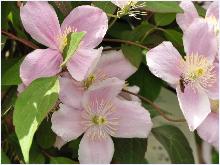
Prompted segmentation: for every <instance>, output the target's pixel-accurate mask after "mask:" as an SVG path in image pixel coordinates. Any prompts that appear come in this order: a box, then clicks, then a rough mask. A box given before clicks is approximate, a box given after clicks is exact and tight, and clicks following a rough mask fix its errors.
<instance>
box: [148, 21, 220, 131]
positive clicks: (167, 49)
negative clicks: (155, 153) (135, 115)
mask: <svg viewBox="0 0 220 165" xmlns="http://www.w3.org/2000/svg"><path fill="white" fill-rule="evenodd" d="M183 44H184V49H185V52H186V56H185V57H184V58H182V57H181V56H180V54H179V52H178V51H177V50H176V49H175V48H174V47H173V45H172V44H171V43H170V42H163V43H161V44H160V45H158V46H157V47H155V48H153V49H151V50H150V51H149V52H148V53H147V56H146V58H147V65H148V66H149V69H150V70H151V72H152V73H153V74H155V75H156V76H157V77H160V78H162V79H163V80H165V81H167V82H168V83H169V84H171V85H173V86H175V87H176V92H177V97H178V100H179V104H180V108H181V110H182V112H183V114H184V116H185V118H186V120H187V123H188V125H189V128H190V130H191V131H193V130H195V129H196V128H197V127H198V126H199V125H200V124H201V123H202V122H203V121H204V119H205V118H206V117H207V116H208V114H209V113H210V112H211V109H210V101H209V98H210V99H213V100H215V99H218V98H219V95H218V89H219V85H218V84H219V77H218V73H219V71H218V63H214V59H215V55H216V53H217V51H218V49H217V42H216V37H215V34H214V32H213V31H212V30H210V28H209V27H208V25H207V24H206V23H205V22H204V21H201V20H198V21H194V23H192V24H191V25H190V27H189V28H188V29H187V30H186V31H185V33H184V35H183Z"/></svg>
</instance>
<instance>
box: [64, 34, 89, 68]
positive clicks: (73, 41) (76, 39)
mask: <svg viewBox="0 0 220 165" xmlns="http://www.w3.org/2000/svg"><path fill="white" fill-rule="evenodd" d="M85 34H86V33H85V32H72V33H70V34H68V35H67V45H66V46H65V48H64V50H63V56H64V61H63V63H62V64H61V67H62V66H64V65H65V64H66V63H67V61H68V60H69V59H70V58H71V57H72V56H73V55H74V53H75V51H76V50H77V48H78V47H79V44H80V41H81V40H82V39H83V37H84V36H85Z"/></svg>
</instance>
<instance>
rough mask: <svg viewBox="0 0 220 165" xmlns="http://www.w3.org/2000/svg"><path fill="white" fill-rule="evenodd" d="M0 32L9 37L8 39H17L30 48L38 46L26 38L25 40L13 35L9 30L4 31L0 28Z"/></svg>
mask: <svg viewBox="0 0 220 165" xmlns="http://www.w3.org/2000/svg"><path fill="white" fill-rule="evenodd" d="M1 33H2V34H3V35H5V36H7V37H8V38H10V39H12V40H16V41H19V42H21V43H22V44H24V45H26V46H28V47H30V48H32V49H39V47H38V46H37V45H35V44H33V43H32V42H30V41H28V40H26V39H24V38H19V37H17V36H15V35H14V34H12V33H9V32H6V31H4V30H1Z"/></svg>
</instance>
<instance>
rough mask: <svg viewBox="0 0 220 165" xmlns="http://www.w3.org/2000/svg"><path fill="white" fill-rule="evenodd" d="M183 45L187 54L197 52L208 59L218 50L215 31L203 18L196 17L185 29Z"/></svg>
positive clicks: (211, 59) (211, 58)
mask: <svg viewBox="0 0 220 165" xmlns="http://www.w3.org/2000/svg"><path fill="white" fill-rule="evenodd" d="M183 45H184V49H185V52H186V54H187V55H192V54H199V55H202V56H205V57H207V58H208V59H209V60H210V61H214V59H215V56H216V54H217V52H218V47H217V40H216V36H215V33H214V31H213V30H212V29H211V28H209V26H208V24H207V23H206V22H205V21H204V20H203V19H196V20H195V21H194V22H193V23H192V24H191V26H190V27H189V28H188V29H187V30H186V31H185V33H184V35H183Z"/></svg>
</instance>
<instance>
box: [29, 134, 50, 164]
mask: <svg viewBox="0 0 220 165" xmlns="http://www.w3.org/2000/svg"><path fill="white" fill-rule="evenodd" d="M46 133H47V132H46V131H45V132H44V134H46ZM29 163H30V164H44V163H45V157H44V155H43V154H42V152H41V151H40V149H39V148H38V146H37V144H36V142H35V141H33V144H32V146H31V149H30V161H29Z"/></svg>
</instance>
